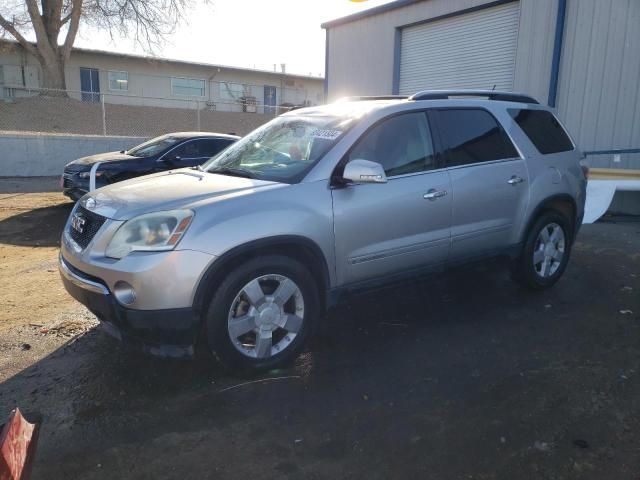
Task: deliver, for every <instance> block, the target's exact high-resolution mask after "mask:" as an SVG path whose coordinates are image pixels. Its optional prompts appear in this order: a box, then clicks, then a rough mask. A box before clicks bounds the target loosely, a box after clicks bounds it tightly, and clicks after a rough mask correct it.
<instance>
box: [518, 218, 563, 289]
mask: <svg viewBox="0 0 640 480" xmlns="http://www.w3.org/2000/svg"><path fill="white" fill-rule="evenodd" d="M570 232H571V229H570V223H569V222H568V221H567V219H566V218H565V217H564V216H563V215H561V214H559V213H556V212H546V213H544V214H542V215H541V216H540V218H538V220H537V221H536V223H535V224H534V225H533V227H532V228H531V230H530V231H529V234H528V235H527V239H526V241H525V244H524V247H523V249H522V254H521V255H520V257H519V258H518V259H517V260H516V261H515V265H514V272H513V273H514V278H515V279H516V280H517V281H518V282H519V283H521V284H523V285H525V286H527V287H529V288H533V289H536V290H540V289H543V288H548V287H550V286H552V285H553V284H555V283H556V282H557V281H558V280H559V279H560V277H561V276H562V274H563V273H564V269H565V268H566V266H567V263H568V262H569V255H570V253H571V237H570Z"/></svg>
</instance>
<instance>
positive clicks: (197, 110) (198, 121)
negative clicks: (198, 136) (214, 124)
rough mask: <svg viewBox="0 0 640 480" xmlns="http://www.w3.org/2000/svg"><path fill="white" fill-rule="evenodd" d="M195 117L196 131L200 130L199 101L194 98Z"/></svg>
mask: <svg viewBox="0 0 640 480" xmlns="http://www.w3.org/2000/svg"><path fill="white" fill-rule="evenodd" d="M196 118H197V126H198V131H199V132H200V131H201V130H200V102H199V101H198V100H196Z"/></svg>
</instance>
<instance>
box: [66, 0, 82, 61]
mask: <svg viewBox="0 0 640 480" xmlns="http://www.w3.org/2000/svg"><path fill="white" fill-rule="evenodd" d="M82 1H83V0H73V7H72V8H71V13H70V14H69V15H70V16H71V19H70V22H69V30H68V31H67V38H65V40H64V45H63V47H62V56H63V58H64V59H65V61H66V60H67V59H68V58H69V55H70V54H71V47H73V42H74V41H75V39H76V35H77V34H78V27H79V25H80V16H81V15H82Z"/></svg>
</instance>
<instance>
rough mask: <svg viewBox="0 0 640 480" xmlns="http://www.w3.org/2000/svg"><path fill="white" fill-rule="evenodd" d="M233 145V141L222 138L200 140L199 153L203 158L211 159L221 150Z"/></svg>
mask: <svg viewBox="0 0 640 480" xmlns="http://www.w3.org/2000/svg"><path fill="white" fill-rule="evenodd" d="M232 143H233V140H227V139H222V138H212V139H208V140H202V142H201V143H200V152H201V153H202V156H203V157H213V156H214V155H216V154H218V153H219V152H220V151H221V150H224V149H225V148H227V147H228V146H229V145H231V144H232Z"/></svg>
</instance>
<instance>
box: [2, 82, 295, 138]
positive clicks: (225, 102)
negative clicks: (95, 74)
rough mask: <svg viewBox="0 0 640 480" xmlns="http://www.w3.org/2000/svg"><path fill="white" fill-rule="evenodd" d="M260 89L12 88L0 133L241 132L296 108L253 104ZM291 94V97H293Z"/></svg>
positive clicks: (4, 101) (5, 102) (150, 134)
mask: <svg viewBox="0 0 640 480" xmlns="http://www.w3.org/2000/svg"><path fill="white" fill-rule="evenodd" d="M220 83H221V85H220V88H221V89H224V88H226V87H225V85H224V82H220ZM259 88H261V87H260V86H251V85H249V86H245V87H244V89H243V91H242V92H232V94H235V95H236V96H235V97H234V96H232V94H228V95H227V97H228V99H220V98H218V99H216V100H215V102H214V101H209V100H206V99H191V98H185V99H176V98H165V97H151V96H138V95H131V94H119V93H103V92H86V91H80V90H64V91H62V90H47V89H41V88H25V87H22V88H19V89H17V88H12V89H11V91H10V92H8V94H7V92H5V93H4V95H0V132H38V133H59V134H81V135H104V136H121V135H123V136H136V137H153V136H156V135H160V134H164V133H168V132H175V131H208V132H219V133H235V134H238V135H244V134H246V133H248V132H249V131H251V130H253V129H254V128H256V127H258V126H260V125H262V124H263V123H266V122H268V121H269V120H271V119H272V118H273V117H274V116H277V115H279V114H281V113H284V112H286V111H288V110H291V109H292V108H296V107H298V106H299V104H294V103H290V104H287V105H285V106H276V105H265V104H264V103H261V102H258V100H257V98H259V97H258V95H257V94H258V93H259V92H258V90H259ZM0 90H2V86H0ZM4 90H5V91H6V90H9V89H7V88H6V87H5V88H4ZM253 90H256V91H255V92H254V91H253ZM222 91H224V90H222ZM238 93H241V94H238ZM252 94H253V95H252ZM292 97H293V98H294V100H295V96H292ZM298 97H302V95H298Z"/></svg>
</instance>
